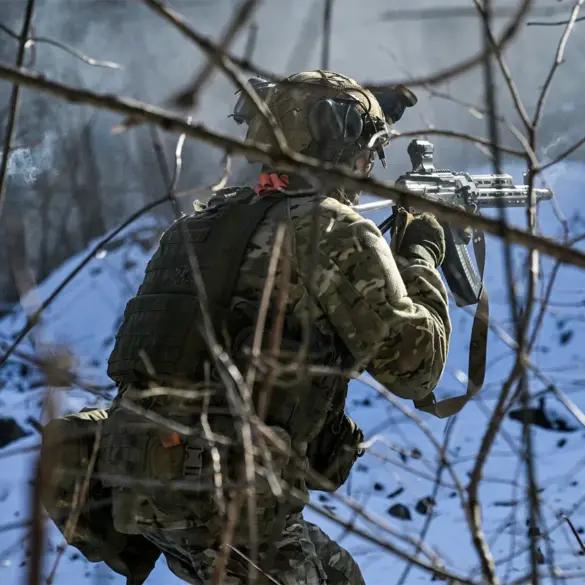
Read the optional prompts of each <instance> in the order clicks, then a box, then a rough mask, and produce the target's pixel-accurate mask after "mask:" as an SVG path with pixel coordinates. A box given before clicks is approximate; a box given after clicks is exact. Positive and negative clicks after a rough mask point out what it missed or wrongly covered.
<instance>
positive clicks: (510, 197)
mask: <svg viewBox="0 0 585 585" xmlns="http://www.w3.org/2000/svg"><path fill="white" fill-rule="evenodd" d="M407 152H408V156H409V157H410V162H411V163H412V171H410V172H407V173H404V174H403V175H401V176H400V177H398V179H397V180H396V182H395V184H396V185H398V186H401V187H405V188H406V189H408V190H409V191H411V192H413V193H416V194H417V195H422V196H423V197H426V198H428V199H431V200H434V201H440V202H442V203H446V204H448V205H453V206H458V207H462V208H463V209H465V210H467V211H470V212H472V213H479V211H480V210H481V209H485V208H491V209H493V208H500V207H526V206H527V205H528V204H529V188H528V185H527V184H526V174H524V181H525V184H524V185H515V184H514V180H513V178H512V176H511V175H507V174H491V175H471V174H469V173H466V172H455V171H452V170H450V169H435V167H434V164H433V152H434V146H433V144H432V143H431V142H428V141H426V140H413V141H412V142H411V143H410V144H409V145H408V151H407ZM532 192H533V194H534V199H535V201H536V202H537V203H538V202H540V201H544V200H549V199H551V198H552V196H553V194H552V191H551V190H550V189H535V188H533V189H532ZM376 207H381V205H380V204H376V203H374V204H366V205H359V206H357V208H358V209H359V210H360V211H365V210H367V209H375V208H376ZM396 209H397V207H396V205H395V206H394V213H395V212H396ZM393 218H394V214H393V215H391V216H390V217H388V218H387V219H385V220H384V221H383V222H382V223H381V224H380V225H379V226H378V229H379V230H380V231H381V232H382V233H385V232H387V231H388V230H389V229H390V227H391V225H392V221H393ZM440 223H441V225H442V226H443V229H444V231H445V240H446V250H445V259H444V261H443V263H442V265H441V270H442V272H443V276H444V277H445V280H446V282H447V285H448V286H449V289H450V290H451V292H452V293H453V297H454V299H455V302H456V304H457V306H459V307H465V306H469V305H476V304H477V305H478V307H477V310H476V313H475V317H474V320H473V326H472V330H471V342H470V348H469V366H468V375H467V393H466V395H463V396H455V397H452V398H447V399H445V400H442V401H441V402H439V403H437V402H436V400H435V397H434V395H433V394H431V395H430V396H429V397H428V398H427V399H424V400H422V401H420V402H416V401H415V406H416V408H418V409H419V410H423V411H425V412H429V413H431V414H434V415H435V416H438V417H439V418H444V417H447V416H451V415H453V414H456V413H457V412H459V411H460V410H461V409H462V408H463V406H464V405H465V404H466V403H467V402H468V401H469V400H470V399H471V398H472V397H473V396H474V395H475V394H477V392H479V390H480V389H481V387H482V385H483V382H484V378H485V365H486V354H487V333H488V324H489V305H488V297H487V291H486V290H485V288H484V286H483V270H484V265H485V237H484V234H483V232H480V231H477V230H474V231H473V235H472V234H471V233H470V232H469V231H468V230H465V229H463V228H461V227H458V226H451V225H449V224H448V223H447V222H442V221H440ZM471 242H473V246H474V249H475V259H476V262H477V268H476V266H475V265H474V263H473V261H472V259H471V256H470V254H469V249H468V246H469V244H470V243H471Z"/></svg>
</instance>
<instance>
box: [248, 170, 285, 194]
mask: <svg viewBox="0 0 585 585" xmlns="http://www.w3.org/2000/svg"><path fill="white" fill-rule="evenodd" d="M287 187H288V175H279V174H277V173H261V174H260V178H259V183H258V185H256V186H255V187H254V191H256V193H257V194H258V195H260V197H262V196H264V195H266V194H267V193H270V192H273V191H284V190H285V189H286V188H287Z"/></svg>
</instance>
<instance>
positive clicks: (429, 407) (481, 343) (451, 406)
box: [414, 231, 489, 418]
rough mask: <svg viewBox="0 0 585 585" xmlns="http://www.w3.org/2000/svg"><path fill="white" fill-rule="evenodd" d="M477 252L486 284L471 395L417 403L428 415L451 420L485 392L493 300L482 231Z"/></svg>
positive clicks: (472, 357) (477, 318) (473, 345)
mask: <svg viewBox="0 0 585 585" xmlns="http://www.w3.org/2000/svg"><path fill="white" fill-rule="evenodd" d="M473 249H474V251H475V258H476V261H477V267H478V270H479V276H480V278H481V283H482V291H481V295H480V297H479V302H478V304H477V309H476V310H475V315H474V318H473V325H472V327H471V338H470V343H469V362H468V366H467V392H466V393H465V394H463V395H461V396H453V397H452V398H445V399H444V400H440V401H439V402H437V401H436V398H435V395H434V393H431V394H430V395H429V396H428V397H427V398H424V399H423V400H419V401H416V400H415V401H414V405H415V407H416V408H417V409H418V410H422V411H423V412H427V413H429V414H432V415H434V416H436V417H437V418H447V417H449V416H453V415H454V414H457V413H458V412H460V411H461V409H462V408H463V407H464V406H465V405H466V404H467V403H468V402H469V401H470V400H471V399H472V398H473V397H474V396H475V395H476V394H477V393H478V392H479V391H480V390H481V387H482V386H483V382H484V379H485V369H486V358H487V337H488V324H489V301H488V294H487V290H486V288H485V286H483V273H484V268H485V235H484V233H483V232H481V231H474V234H473Z"/></svg>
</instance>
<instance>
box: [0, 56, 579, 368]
mask: <svg viewBox="0 0 585 585" xmlns="http://www.w3.org/2000/svg"><path fill="white" fill-rule="evenodd" d="M0 79H7V80H9V81H16V82H17V83H20V84H22V85H26V86H27V87H31V88H35V89H37V90H40V91H43V92H45V93H49V94H51V95H54V96H56V97H59V98H61V99H65V100H67V101H71V102H74V103H84V104H88V105H92V106H94V107H98V108H103V109H107V110H110V111H113V112H117V113H120V114H123V115H130V116H136V117H139V118H140V119H141V120H144V122H147V123H151V124H155V125H158V126H161V127H162V128H165V129H166V130H169V131H171V132H177V133H180V132H184V133H185V134H186V135H187V136H190V137H192V138H197V139H200V140H204V141H206V142H208V143H209V144H211V145H213V146H216V147H218V148H223V149H225V150H227V151H228V152H237V153H239V154H243V155H246V156H252V157H253V158H255V159H257V160H258V161H260V162H265V163H267V164H275V165H277V166H278V167H279V168H282V170H284V171H292V172H295V171H298V170H309V171H312V172H313V174H315V175H316V176H318V177H319V176H321V177H323V178H326V179H327V180H328V181H331V182H332V183H337V184H340V183H343V184H345V185H346V186H347V187H349V188H353V189H356V190H358V191H366V192H369V193H372V194H374V195H379V196H381V197H385V198H388V199H391V198H393V197H394V198H395V199H400V200H401V201H404V202H406V201H408V202H409V203H411V204H412V206H413V207H415V208H417V209H420V210H421V211H428V212H431V213H434V214H436V215H437V216H438V217H441V218H442V219H444V220H445V221H447V222H450V223H453V224H461V225H469V226H471V227H475V228H478V229H482V230H483V231H485V232H488V233H490V234H492V235H495V236H497V237H501V238H505V239H506V240H508V241H509V242H510V243H514V244H519V245H521V246H526V247H528V248H534V249H535V250H538V251H539V252H541V253H543V254H546V255H548V256H550V257H552V258H556V259H558V260H561V261H562V262H563V263H565V264H568V265H573V266H578V267H580V268H585V254H584V253H582V252H580V251H578V250H575V249H571V248H566V247H565V246H563V245H561V244H558V243H557V242H555V241H552V240H550V239H548V238H544V237H538V236H535V235H533V234H531V233H529V232H526V231H524V230H520V229H517V228H514V227H512V226H508V225H505V224H502V223H501V222H500V221H498V220H493V219H490V218H488V217H484V216H479V215H474V214H471V213H468V212H466V211H464V210H462V209H458V208H455V207H449V206H448V205H445V204H443V203H439V202H436V201H431V200H429V199H425V198H424V197H422V196H420V195H416V194H414V193H410V192H407V191H406V190H404V189H401V188H398V187H396V186H394V185H392V184H390V183H388V182H385V181H379V180H376V179H373V178H364V177H363V175H360V174H359V173H356V172H352V171H351V170H349V169H348V168H347V167H340V166H337V165H332V164H330V163H323V162H321V161H319V160H317V159H313V158H310V157H305V156H303V155H301V154H298V153H295V152H293V151H290V150H289V149H285V150H284V151H283V152H278V153H277V154H273V153H274V149H271V148H269V147H267V146H264V145H261V144H255V143H253V142H251V141H247V140H246V141H244V140H238V139H235V138H231V137H229V136H227V135H225V134H221V133H219V132H215V131H213V130H210V129H208V128H206V127H205V126H203V125H202V124H192V123H189V122H187V121H185V119H184V118H181V117H179V116H175V115H172V114H170V113H168V112H167V111H165V110H162V109H160V108H157V107H155V106H150V105H145V104H143V103H141V102H138V101H136V100H132V99H129V98H117V97H113V96H111V95H109V94H100V93H97V92H92V91H88V90H85V89H78V88H73V87H70V86H67V85H65V84H61V83H58V82H56V81H49V80H46V79H44V78H43V77H42V76H40V75H37V74H34V73H25V72H23V71H17V70H16V69H14V68H12V67H9V66H6V65H2V64H0ZM346 169H347V170H346ZM389 205H390V204H389ZM0 363H1V362H0Z"/></svg>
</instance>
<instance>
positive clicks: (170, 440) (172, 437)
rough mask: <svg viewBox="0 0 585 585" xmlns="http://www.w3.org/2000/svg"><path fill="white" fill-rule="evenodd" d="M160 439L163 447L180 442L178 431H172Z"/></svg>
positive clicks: (168, 447) (172, 445)
mask: <svg viewBox="0 0 585 585" xmlns="http://www.w3.org/2000/svg"><path fill="white" fill-rule="evenodd" d="M160 441H161V443H162V444H163V447H164V448H165V449H170V448H171V447H176V446H177V445H180V444H181V437H180V435H179V433H177V432H175V431H173V432H172V433H169V434H168V435H163V436H162V437H161V439H160Z"/></svg>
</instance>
